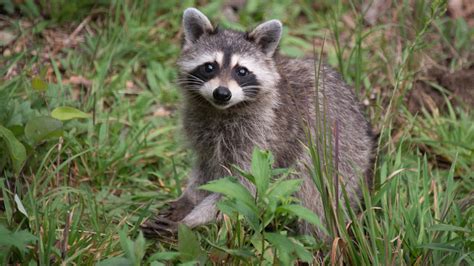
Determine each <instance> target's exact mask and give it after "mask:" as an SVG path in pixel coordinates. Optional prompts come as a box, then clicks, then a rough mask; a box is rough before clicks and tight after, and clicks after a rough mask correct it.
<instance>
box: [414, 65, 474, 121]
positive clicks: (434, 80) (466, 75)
mask: <svg viewBox="0 0 474 266" xmlns="http://www.w3.org/2000/svg"><path fill="white" fill-rule="evenodd" d="M432 84H438V85H440V86H441V87H443V88H444V89H446V93H445V95H446V96H447V97H448V99H449V100H450V102H451V104H452V105H453V106H460V107H462V108H464V109H465V110H467V111H470V110H471V109H472V107H473V106H474V67H471V68H469V69H462V70H458V71H456V72H453V73H446V72H443V71H441V70H430V71H428V77H427V78H426V79H423V80H418V81H416V82H415V84H414V86H413V89H412V90H411V91H410V92H409V93H408V95H407V96H406V99H405V100H406V103H407V106H408V110H409V111H410V112H411V113H412V114H415V113H418V112H420V111H421V110H422V108H425V109H426V110H428V111H429V112H431V113H434V112H442V111H444V110H445V109H446V107H447V106H446V101H445V99H444V96H443V93H442V92H441V91H440V90H438V89H437V88H435V87H434V86H433V85H432Z"/></svg>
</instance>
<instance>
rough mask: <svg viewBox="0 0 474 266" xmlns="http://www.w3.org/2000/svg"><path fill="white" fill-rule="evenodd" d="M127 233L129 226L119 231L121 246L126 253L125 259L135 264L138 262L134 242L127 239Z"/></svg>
mask: <svg viewBox="0 0 474 266" xmlns="http://www.w3.org/2000/svg"><path fill="white" fill-rule="evenodd" d="M127 231H128V228H127V226H125V227H124V228H123V229H122V230H120V231H119V240H120V246H122V250H123V251H124V252H125V257H126V258H127V259H129V260H130V261H131V262H132V263H134V262H136V257H135V249H134V245H133V241H132V240H131V239H130V238H128V237H127Z"/></svg>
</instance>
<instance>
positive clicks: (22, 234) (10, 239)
mask: <svg viewBox="0 0 474 266" xmlns="http://www.w3.org/2000/svg"><path fill="white" fill-rule="evenodd" d="M36 240H37V238H36V237H35V236H34V235H32V234H31V233H30V232H28V231H26V230H21V231H16V232H11V231H10V230H8V229H7V228H6V227H5V226H4V225H3V224H0V247H10V246H14V247H16V248H17V249H18V250H19V251H20V254H21V256H24V254H25V253H26V252H27V251H28V245H30V244H31V243H33V242H35V241H36Z"/></svg>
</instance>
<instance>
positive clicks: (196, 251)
mask: <svg viewBox="0 0 474 266" xmlns="http://www.w3.org/2000/svg"><path fill="white" fill-rule="evenodd" d="M178 251H179V253H180V261H181V262H190V261H198V260H199V259H200V258H202V257H203V256H205V255H204V253H203V251H202V249H201V245H200V244H199V241H198V239H197V237H196V235H195V234H194V232H193V231H191V229H189V228H188V227H186V226H185V225H183V224H179V227H178Z"/></svg>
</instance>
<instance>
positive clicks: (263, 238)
mask: <svg viewBox="0 0 474 266" xmlns="http://www.w3.org/2000/svg"><path fill="white" fill-rule="evenodd" d="M272 165H273V156H272V154H271V153H270V152H266V151H261V150H258V149H254V151H253V154H252V165H251V169H250V171H244V170H241V169H238V168H236V169H237V170H238V172H239V174H240V176H241V178H243V179H245V180H246V181H248V182H249V183H250V184H252V185H253V186H254V188H255V191H254V192H253V190H252V189H251V188H248V187H245V186H244V185H242V183H240V182H238V180H237V179H236V178H235V177H226V178H222V179H219V180H216V181H213V182H210V183H208V184H206V185H203V186H201V189H204V190H208V191H211V192H214V193H219V194H222V195H223V199H222V200H221V201H219V203H218V208H219V209H220V210H221V211H222V213H223V214H224V215H225V218H224V219H229V221H230V223H231V224H232V223H235V224H237V225H239V226H240V225H242V226H243V228H241V229H240V230H243V232H245V233H242V232H238V231H237V232H234V234H238V235H243V236H244V237H248V238H249V240H250V241H249V242H244V244H243V245H240V246H239V245H237V246H234V247H233V248H234V249H233V250H232V251H231V252H228V253H230V254H241V255H243V256H244V257H246V255H244V254H246V253H248V251H249V250H253V251H254V252H253V255H251V256H250V258H246V259H251V260H252V261H254V262H259V263H274V262H275V261H280V263H282V264H283V265H289V264H291V263H294V262H295V261H297V260H300V261H305V262H311V261H312V253H311V252H310V251H309V250H308V247H305V246H304V244H303V243H302V242H301V241H300V240H298V239H297V238H296V237H293V236H291V230H292V229H295V228H291V227H294V226H295V225H296V224H297V223H295V219H298V218H299V219H303V220H305V221H306V222H309V223H311V224H313V225H315V226H317V227H318V228H319V229H320V230H322V231H323V232H326V231H327V230H326V229H325V228H324V226H323V225H322V223H321V221H320V220H319V218H318V217H317V216H316V215H315V214H314V213H313V212H311V211H310V210H308V209H306V208H304V207H303V206H301V205H299V204H295V199H294V198H292V194H293V193H294V192H295V191H297V190H298V189H299V187H300V185H301V180H299V179H288V176H289V174H290V171H289V170H286V169H272ZM288 226H290V228H288ZM224 252H227V250H224Z"/></svg>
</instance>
